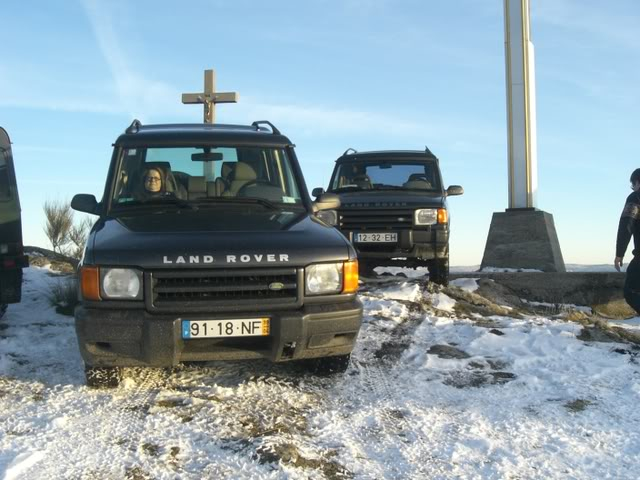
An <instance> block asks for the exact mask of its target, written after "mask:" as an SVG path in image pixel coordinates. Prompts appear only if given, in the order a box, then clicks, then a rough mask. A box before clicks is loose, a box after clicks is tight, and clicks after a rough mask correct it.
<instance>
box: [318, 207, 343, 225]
mask: <svg viewBox="0 0 640 480" xmlns="http://www.w3.org/2000/svg"><path fill="white" fill-rule="evenodd" d="M316 217H318V218H319V219H320V220H322V221H323V222H324V223H326V224H327V225H332V226H336V225H337V224H338V212H337V211H336V210H320V211H319V212H318V213H316Z"/></svg>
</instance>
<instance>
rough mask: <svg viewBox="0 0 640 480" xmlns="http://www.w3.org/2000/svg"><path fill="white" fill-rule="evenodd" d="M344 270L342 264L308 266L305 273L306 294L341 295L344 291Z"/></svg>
mask: <svg viewBox="0 0 640 480" xmlns="http://www.w3.org/2000/svg"><path fill="white" fill-rule="evenodd" d="M342 269H343V264H342V262H340V263H320V264H318V265H310V266H308V267H307V268H306V271H305V275H306V277H305V280H306V281H305V293H306V294H307V295H323V294H327V293H340V292H341V291H342Z"/></svg>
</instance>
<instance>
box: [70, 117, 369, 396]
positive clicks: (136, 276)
mask: <svg viewBox="0 0 640 480" xmlns="http://www.w3.org/2000/svg"><path fill="white" fill-rule="evenodd" d="M264 124H266V125H268V126H269V128H265V127H264V126H263V125H264ZM180 155H182V157H181V158H180V159H179V160H176V157H178V156H180ZM167 159H169V160H167ZM225 159H226V160H229V161H222V160H225ZM241 164H242V165H241ZM247 165H250V166H251V168H247ZM149 166H151V169H153V168H155V169H158V170H160V171H162V175H163V179H164V180H163V181H166V184H167V186H169V185H170V184H171V183H172V182H173V186H172V187H171V191H167V192H164V193H162V195H160V196H157V197H154V198H151V199H144V200H140V199H138V197H136V195H135V192H133V191H134V189H135V185H133V186H131V184H132V183H135V182H134V180H133V178H134V176H135V175H136V172H138V170H140V168H142V167H144V168H146V170H145V173H144V175H145V176H144V182H147V181H150V180H149V178H150V177H149V175H150V173H149V172H150V171H151V170H150V169H149V168H147V167H149ZM227 167H228V168H229V169H230V170H229V171H230V172H231V173H229V172H226V173H225V169H227ZM232 167H233V168H232ZM127 169H128V170H127ZM178 169H180V171H178ZM187 170H189V171H190V172H191V173H189V172H188V171H187ZM241 171H242V172H244V173H243V174H242V175H245V177H243V178H240V176H241V174H240V172H241ZM249 171H251V172H252V175H253V179H252V180H250V181H247V182H246V183H243V184H242V186H241V187H240V188H239V189H237V188H235V187H234V185H235V186H238V184H239V183H242V182H244V181H245V180H246V179H247V177H246V174H247V172H249ZM194 172H195V173H197V175H194ZM200 172H203V173H204V174H200ZM256 172H257V173H256ZM225 175H226V177H225ZM261 175H263V176H264V178H262V179H260V178H256V176H258V177H260V176H261ZM223 177H224V178H223ZM267 177H269V178H267ZM141 178H142V177H141ZM127 190H130V191H127ZM285 190H286V193H283V192H285ZM278 195H279V197H278ZM287 195H290V196H287ZM337 206H339V200H338V199H337V197H336V196H335V195H330V194H327V195H325V196H324V197H323V198H321V199H319V201H317V202H312V201H311V200H310V198H309V195H308V192H307V190H306V186H305V182H304V179H303V176H302V171H301V169H300V166H299V164H298V161H297V158H296V156H295V152H294V146H293V144H292V143H291V141H290V140H289V139H288V138H287V137H285V136H284V135H282V134H280V132H279V131H278V130H277V129H276V128H275V127H274V126H273V125H271V124H270V123H269V122H262V121H261V122H254V123H253V124H252V126H235V125H219V124H215V125H210V124H189V125H149V126H142V125H141V124H140V122H138V121H134V123H133V124H132V125H131V126H130V127H129V128H128V129H127V130H126V132H125V133H124V134H123V135H121V136H120V137H119V138H118V139H117V141H116V142H115V144H114V152H113V156H112V160H111V166H110V169H109V174H108V178H107V181H106V186H105V190H104V194H103V199H102V201H101V202H100V203H98V202H97V201H96V199H95V197H94V196H93V195H87V194H79V195H76V196H75V197H74V198H73V200H72V207H73V208H74V209H76V210H79V211H84V212H88V213H93V214H96V215H99V219H98V220H97V221H96V223H95V225H94V226H93V228H92V230H91V233H90V235H89V238H88V240H87V244H86V248H85V252H84V257H83V259H82V261H81V263H80V266H79V277H80V299H81V303H80V305H79V306H78V307H77V308H76V310H75V320H76V333H77V336H78V343H79V346H80V352H81V355H82V358H83V360H84V362H85V371H86V377H87V383H88V384H89V385H94V386H99V385H104V386H114V385H116V384H117V383H118V382H119V380H120V378H121V371H120V368H119V367H127V366H154V367H162V366H172V365H176V364H178V363H180V362H184V361H212V360H239V359H259V358H265V359H269V360H271V361H274V362H281V361H290V360H306V362H304V363H306V364H307V366H309V367H311V368H312V370H313V371H318V372H335V371H344V370H345V369H346V368H347V366H348V362H349V356H350V353H351V351H352V349H353V346H354V343H355V341H356V338H357V335H358V332H359V329H360V325H361V322H362V304H361V302H360V301H359V299H358V298H357V295H356V290H357V282H358V267H357V258H356V252H355V249H354V248H353V246H352V245H351V244H350V243H349V242H348V241H347V240H346V239H345V238H344V237H343V236H342V235H340V233H339V232H337V231H336V230H335V229H334V228H332V227H330V226H327V225H326V224H324V223H323V222H322V221H320V220H318V219H317V218H316V216H315V213H316V212H317V211H319V210H322V209H326V208H336V207H337Z"/></svg>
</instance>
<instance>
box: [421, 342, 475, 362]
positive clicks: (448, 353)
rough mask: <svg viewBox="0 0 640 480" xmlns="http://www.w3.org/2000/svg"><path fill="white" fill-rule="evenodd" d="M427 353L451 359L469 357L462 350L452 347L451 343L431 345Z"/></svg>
mask: <svg viewBox="0 0 640 480" xmlns="http://www.w3.org/2000/svg"><path fill="white" fill-rule="evenodd" d="M427 353H428V354H430V355H436V356H438V357H440V358H445V359H451V360H463V359H466V358H470V355H469V354H468V353H466V352H463V351H462V350H460V349H458V348H455V347H452V346H451V345H433V346H432V347H431V348H429V350H427Z"/></svg>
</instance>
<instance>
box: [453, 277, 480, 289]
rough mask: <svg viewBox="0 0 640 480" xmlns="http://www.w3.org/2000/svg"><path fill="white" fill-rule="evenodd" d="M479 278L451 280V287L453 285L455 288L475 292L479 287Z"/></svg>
mask: <svg viewBox="0 0 640 480" xmlns="http://www.w3.org/2000/svg"><path fill="white" fill-rule="evenodd" d="M478 280H480V279H479V278H456V279H455V280H451V281H450V282H449V285H453V286H454V287H458V288H461V289H462V290H465V291H467V292H475V291H476V290H477V289H478V288H479V287H478Z"/></svg>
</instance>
